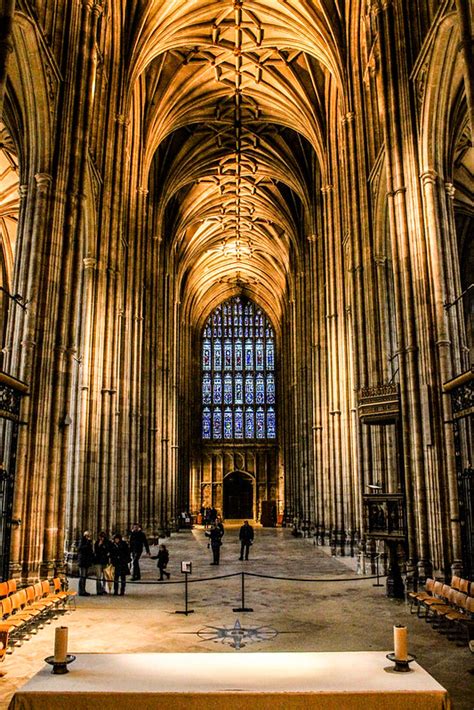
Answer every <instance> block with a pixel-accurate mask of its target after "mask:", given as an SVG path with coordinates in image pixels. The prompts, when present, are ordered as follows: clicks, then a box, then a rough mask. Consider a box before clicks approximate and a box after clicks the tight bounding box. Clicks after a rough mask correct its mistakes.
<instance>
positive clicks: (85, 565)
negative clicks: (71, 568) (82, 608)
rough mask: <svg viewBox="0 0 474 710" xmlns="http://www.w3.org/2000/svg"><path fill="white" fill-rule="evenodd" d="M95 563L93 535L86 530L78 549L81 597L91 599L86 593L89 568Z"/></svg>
mask: <svg viewBox="0 0 474 710" xmlns="http://www.w3.org/2000/svg"><path fill="white" fill-rule="evenodd" d="M93 562H94V549H93V547H92V535H91V534H90V532H89V531H88V530H86V531H85V532H84V534H83V536H82V539H81V541H80V543H79V547H78V548H77V563H78V565H79V596H80V597H89V596H90V594H89V592H87V591H86V580H87V573H88V572H89V567H90V566H91V565H92V564H93Z"/></svg>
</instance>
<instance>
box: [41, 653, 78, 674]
mask: <svg viewBox="0 0 474 710" xmlns="http://www.w3.org/2000/svg"><path fill="white" fill-rule="evenodd" d="M44 660H45V662H46V663H48V664H49V665H50V666H53V670H52V671H51V673H54V675H64V674H65V673H69V671H68V669H67V667H68V665H69V663H72V662H73V661H75V660H76V656H72V655H71V654H69V653H68V655H67V656H66V660H65V661H60V662H58V661H55V660H54V656H48V657H47V658H45V659H44Z"/></svg>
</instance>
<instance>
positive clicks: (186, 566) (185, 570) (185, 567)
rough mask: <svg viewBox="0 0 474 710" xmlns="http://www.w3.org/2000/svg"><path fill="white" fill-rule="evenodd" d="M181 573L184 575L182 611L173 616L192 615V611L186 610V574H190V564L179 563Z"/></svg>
mask: <svg viewBox="0 0 474 710" xmlns="http://www.w3.org/2000/svg"><path fill="white" fill-rule="evenodd" d="M181 571H182V572H183V574H184V611H181V610H180V611H175V614H184V615H185V616H187V615H188V614H194V609H188V574H189V573H190V572H191V562H181Z"/></svg>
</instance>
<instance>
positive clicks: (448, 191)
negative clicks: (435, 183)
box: [444, 182, 456, 200]
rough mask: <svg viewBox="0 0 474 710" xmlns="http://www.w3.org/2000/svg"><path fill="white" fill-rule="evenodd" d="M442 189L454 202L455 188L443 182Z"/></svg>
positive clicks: (450, 183)
mask: <svg viewBox="0 0 474 710" xmlns="http://www.w3.org/2000/svg"><path fill="white" fill-rule="evenodd" d="M444 189H445V190H446V194H447V196H448V197H450V198H451V199H452V200H454V196H455V195H456V188H455V187H454V185H453V183H452V182H445V183H444Z"/></svg>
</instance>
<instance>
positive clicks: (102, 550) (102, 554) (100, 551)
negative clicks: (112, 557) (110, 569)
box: [94, 532, 109, 595]
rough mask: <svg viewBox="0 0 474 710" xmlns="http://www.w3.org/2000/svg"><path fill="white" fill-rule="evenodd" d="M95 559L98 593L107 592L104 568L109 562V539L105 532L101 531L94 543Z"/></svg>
mask: <svg viewBox="0 0 474 710" xmlns="http://www.w3.org/2000/svg"><path fill="white" fill-rule="evenodd" d="M94 560H95V573H96V578H97V581H96V591H97V594H98V595H101V594H107V592H106V589H105V577H104V569H105V568H106V567H107V565H108V564H109V541H108V539H107V535H106V533H105V532H100V533H99V537H98V538H97V540H96V541H95V543H94Z"/></svg>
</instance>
